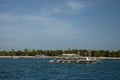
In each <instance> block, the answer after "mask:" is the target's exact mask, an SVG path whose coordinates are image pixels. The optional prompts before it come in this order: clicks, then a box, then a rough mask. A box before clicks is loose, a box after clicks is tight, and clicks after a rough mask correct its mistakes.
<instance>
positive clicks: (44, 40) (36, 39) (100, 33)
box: [0, 0, 120, 50]
mask: <svg viewBox="0 0 120 80" xmlns="http://www.w3.org/2000/svg"><path fill="white" fill-rule="evenodd" d="M25 48H27V49H45V50H46V49H54V50H56V49H68V48H70V49H92V50H101V49H103V50H120V0H0V50H11V49H16V50H22V49H25Z"/></svg>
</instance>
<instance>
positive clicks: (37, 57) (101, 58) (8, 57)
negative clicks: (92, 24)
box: [0, 56, 120, 59]
mask: <svg viewBox="0 0 120 80" xmlns="http://www.w3.org/2000/svg"><path fill="white" fill-rule="evenodd" d="M0 58H13V59H15V58H16V59H17V58H61V57H59V56H0ZM96 58H98V59H120V57H96Z"/></svg>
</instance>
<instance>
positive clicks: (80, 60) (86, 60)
mask: <svg viewBox="0 0 120 80" xmlns="http://www.w3.org/2000/svg"><path fill="white" fill-rule="evenodd" d="M49 62H51V63H99V62H100V60H99V59H97V58H95V57H78V58H76V57H71V58H70V57H69V58H68V57H66V58H60V59H53V60H50V61H49Z"/></svg>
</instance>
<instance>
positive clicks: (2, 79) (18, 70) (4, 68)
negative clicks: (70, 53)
mask: <svg viewBox="0 0 120 80" xmlns="http://www.w3.org/2000/svg"><path fill="white" fill-rule="evenodd" d="M49 60H51V59H39V58H38V59H34V58H30V59H28V58H26V59H25V58H21V59H12V58H8V59H7V58H6V59H5V58H1V59H0V80H120V60H102V61H101V63H97V64H91V63H89V64H75V63H69V64H68V63H49Z"/></svg>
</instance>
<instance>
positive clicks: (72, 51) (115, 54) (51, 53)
mask: <svg viewBox="0 0 120 80" xmlns="http://www.w3.org/2000/svg"><path fill="white" fill-rule="evenodd" d="M63 53H66V54H79V55H80V56H90V55H91V56H92V57H120V50H118V51H108V50H87V49H79V50H78V49H67V50H62V49H60V50H42V49H40V50H35V49H33V50H28V49H24V50H17V51H16V50H14V49H12V50H10V51H5V50H3V51H0V56H36V55H46V56H59V55H61V54H63ZM90 53H91V54H90Z"/></svg>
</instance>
